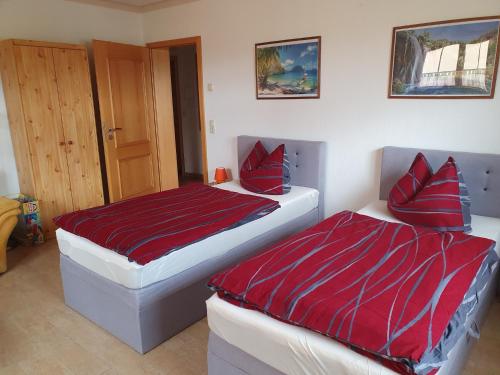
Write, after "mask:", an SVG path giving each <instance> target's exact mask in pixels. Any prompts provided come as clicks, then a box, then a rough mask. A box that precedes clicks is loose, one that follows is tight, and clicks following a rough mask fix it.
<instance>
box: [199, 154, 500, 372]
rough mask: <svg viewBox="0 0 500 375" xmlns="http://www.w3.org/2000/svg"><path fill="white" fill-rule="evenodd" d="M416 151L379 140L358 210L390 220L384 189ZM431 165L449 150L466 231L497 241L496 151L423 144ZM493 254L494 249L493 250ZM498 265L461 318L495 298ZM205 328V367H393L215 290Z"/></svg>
mask: <svg viewBox="0 0 500 375" xmlns="http://www.w3.org/2000/svg"><path fill="white" fill-rule="evenodd" d="M418 151H419V150H416V149H408V148H397V147H386V148H385V149H384V150H383V157H382V166H381V182H380V196H379V199H380V200H377V201H375V202H372V203H370V204H369V205H367V206H366V207H365V208H363V209H361V210H360V211H359V213H361V214H365V215H368V216H372V217H376V218H380V219H384V220H388V221H395V219H394V218H392V217H391V216H390V214H389V212H388V210H387V208H386V203H385V200H386V199H387V196H388V193H389V190H390V188H391V187H392V186H393V185H394V183H395V182H396V181H397V179H398V177H399V176H401V175H402V174H403V173H404V172H405V171H406V169H407V168H408V165H410V164H411V161H412V160H413V158H414V157H415V155H416V153H417V152H418ZM424 151H425V155H426V156H427V157H428V159H429V161H430V162H431V164H432V165H433V167H437V166H439V163H440V162H442V160H445V159H446V158H447V157H448V156H449V154H452V156H454V157H455V158H456V160H457V162H458V163H459V165H460V166H461V168H462V173H463V176H464V178H465V180H466V182H467V185H468V187H469V191H470V194H471V197H472V202H473V207H472V214H473V217H472V225H473V228H474V232H473V233H472V234H474V235H477V236H483V237H487V238H490V239H493V240H495V241H497V242H498V243H500V174H499V173H498V172H499V171H498V170H497V168H498V165H500V156H499V155H486V154H472V153H453V152H452V153H450V152H447V151H434V150H424ZM496 251H497V253H498V252H499V249H498V247H497V249H496ZM497 285H498V266H497V267H496V268H494V270H493V272H492V276H491V277H490V278H489V281H488V282H487V283H486V285H485V287H484V288H482V290H481V291H480V293H479V295H478V301H479V303H478V306H477V308H476V309H475V311H474V314H473V315H472V316H469V317H468V320H467V323H466V325H467V326H468V327H473V326H474V324H475V323H477V324H478V325H480V324H481V323H482V322H483V320H484V318H485V315H486V312H487V311H488V308H489V306H490V304H491V303H492V301H493V299H494V298H495V297H494V296H495V292H496V290H497ZM207 309H208V323H209V327H210V336H209V345H208V356H207V359H208V369H209V374H227V375H236V374H238V375H241V374H263V375H277V374H284V373H286V374H332V373H334V374H394V372H393V371H392V370H390V369H388V368H386V367H384V366H382V365H381V364H380V363H378V362H376V361H374V360H372V359H369V358H368V357H365V356H363V355H361V354H359V353H357V352H355V351H353V350H350V349H348V348H347V347H346V346H344V345H342V344H340V343H338V342H337V341H335V340H333V339H330V338H327V337H325V336H323V335H321V334H319V333H316V332H313V331H310V330H307V329H304V328H301V327H297V326H293V325H290V324H286V323H283V322H281V321H279V320H277V319H273V318H271V317H269V316H267V315H265V314H263V313H261V312H258V311H254V310H249V309H244V308H241V307H237V306H235V305H233V304H230V303H228V302H226V301H224V300H222V299H221V298H219V297H218V296H217V295H214V296H212V297H211V298H210V299H209V300H208V301H207ZM474 340H475V339H474V338H473V337H472V336H471V332H466V333H465V334H463V335H462V336H461V337H460V338H459V339H458V340H457V342H456V345H455V347H454V348H453V349H452V351H451V352H450V353H449V359H448V360H447V361H446V362H445V363H444V364H443V366H442V367H441V369H440V370H439V372H438V374H439V375H452V374H458V373H460V371H461V369H462V368H463V366H464V364H465V362H466V359H467V355H468V353H469V351H470V349H471V347H472V345H473V342H474Z"/></svg>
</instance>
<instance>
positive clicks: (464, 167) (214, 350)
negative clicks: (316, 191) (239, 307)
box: [207, 147, 500, 375]
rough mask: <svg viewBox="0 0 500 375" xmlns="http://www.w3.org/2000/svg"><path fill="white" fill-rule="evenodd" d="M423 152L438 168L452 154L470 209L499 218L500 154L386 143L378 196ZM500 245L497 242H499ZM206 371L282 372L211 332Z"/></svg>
mask: <svg viewBox="0 0 500 375" xmlns="http://www.w3.org/2000/svg"><path fill="white" fill-rule="evenodd" d="M419 151H421V152H423V153H424V154H425V156H426V158H427V159H428V160H429V162H430V164H431V165H432V167H433V168H434V170H437V168H439V167H440V166H441V165H442V164H443V163H444V162H445V161H446V159H447V158H448V156H453V157H454V158H455V160H456V161H457V163H458V165H459V166H460V168H461V171H462V174H463V177H464V180H465V182H466V184H467V187H468V189H469V193H470V195H471V198H472V213H473V214H476V215H482V216H490V217H499V218H500V155H493V154H477V153H467V152H451V151H437V150H421V149H414V148H400V147H385V148H384V149H383V155H382V166H381V174H380V195H379V198H380V199H384V200H387V197H388V194H389V191H390V189H391V188H392V186H394V184H395V183H396V181H397V180H398V178H399V177H400V176H401V175H403V173H405V172H406V171H407V170H408V167H409V165H410V164H411V163H412V161H413V159H414V158H415V155H416V154H417V153H418V152H419ZM499 246H500V244H499ZM498 279H499V267H498V266H497V267H496V269H495V271H494V272H493V275H492V277H491V279H490V281H489V282H488V284H487V286H486V288H485V290H484V291H483V292H482V293H481V298H480V302H479V306H478V308H477V310H476V311H475V313H474V317H473V319H474V320H475V321H476V322H478V323H479V325H482V324H483V323H484V320H485V317H486V314H487V312H488V310H489V308H490V306H491V304H492V302H493V300H494V299H495V294H497V293H496V292H497V286H498ZM474 342H475V340H474V339H473V338H472V337H471V336H470V335H469V334H468V333H466V334H464V335H463V336H462V337H461V338H460V339H459V340H458V342H457V346H456V347H455V348H454V350H453V351H452V353H450V357H449V359H448V361H447V362H446V364H445V365H444V366H443V367H441V369H440V370H439V372H438V375H455V374H460V373H461V371H462V369H463V368H464V366H465V363H466V361H467V358H468V356H469V353H470V350H471V348H472V346H473V343H474ZM207 360H208V373H209V374H210V375H217V374H225V375H243V374H251V375H282V373H281V372H280V371H278V370H276V369H275V368H273V367H271V366H269V365H268V364H266V363H264V362H262V361H260V360H258V359H256V358H255V357H253V356H251V355H250V354H248V353H246V352H244V351H242V350H241V349H239V348H237V347H236V346H234V345H232V344H230V343H228V342H227V341H225V340H223V339H222V338H220V337H219V336H217V335H216V334H215V333H213V332H210V336H209V343H208V354H207Z"/></svg>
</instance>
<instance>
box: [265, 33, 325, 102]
mask: <svg viewBox="0 0 500 375" xmlns="http://www.w3.org/2000/svg"><path fill="white" fill-rule="evenodd" d="M320 65H321V37H319V36H315V37H310V38H300V39H289V40H280V41H276V42H268V43H259V44H256V45H255V75H256V91H257V99H318V98H319V94H320V70H321V69H320V68H321V66H320Z"/></svg>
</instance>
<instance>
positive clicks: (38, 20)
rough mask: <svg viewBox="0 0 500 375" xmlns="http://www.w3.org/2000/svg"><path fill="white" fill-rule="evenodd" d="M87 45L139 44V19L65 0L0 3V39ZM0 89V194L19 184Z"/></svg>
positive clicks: (140, 18) (140, 17) (11, 190)
mask: <svg viewBox="0 0 500 375" xmlns="http://www.w3.org/2000/svg"><path fill="white" fill-rule="evenodd" d="M9 38H16V39H35V40H46V41H52V42H67V43H83V44H89V43H90V41H91V40H92V39H104V40H111V41H116V42H126V43H136V44H142V43H143V35H142V16H141V15H140V14H137V13H130V12H124V11H119V10H115V9H106V8H102V7H96V6H92V5H85V4H79V3H74V2H70V1H65V0H0V39H9ZM1 91H2V89H1V87H0V195H4V194H12V193H17V192H18V191H19V185H18V182H17V173H16V167H15V163H14V156H13V152H12V144H11V141H10V134H9V129H8V122H7V116H6V113H5V107H4V99H3V93H2V92H1Z"/></svg>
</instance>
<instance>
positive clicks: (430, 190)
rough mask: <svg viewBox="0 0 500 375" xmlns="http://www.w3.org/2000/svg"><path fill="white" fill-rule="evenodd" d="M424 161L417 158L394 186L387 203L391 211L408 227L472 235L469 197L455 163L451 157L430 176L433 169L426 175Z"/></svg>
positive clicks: (419, 156) (421, 157)
mask: <svg viewBox="0 0 500 375" xmlns="http://www.w3.org/2000/svg"><path fill="white" fill-rule="evenodd" d="M417 159H418V160H417ZM423 161H425V157H423V155H421V154H419V155H417V158H416V159H415V161H414V163H413V164H412V167H411V168H410V170H409V171H408V173H407V174H406V175H404V176H403V177H402V178H401V179H400V180H399V181H398V182H397V183H396V185H394V187H393V188H392V190H391V192H390V193H389V200H388V202H387V206H388V208H389V210H390V211H391V212H392V214H393V215H394V216H395V217H396V218H398V219H399V220H401V221H404V222H405V223H408V224H412V225H422V226H427V227H432V228H433V229H435V230H439V231H464V232H469V231H470V230H471V216H470V197H469V193H468V191H467V187H466V186H465V182H464V180H463V177H462V173H461V172H460V169H459V168H458V166H457V164H456V163H455V160H453V158H451V157H450V158H449V159H448V161H447V162H446V163H444V164H443V166H442V167H441V168H440V169H439V170H438V171H437V172H436V173H435V174H434V175H432V174H431V175H430V176H429V177H428V176H427V172H430V167H428V168H429V169H428V170H427V172H425V168H424V167H422V163H423ZM425 162H426V161H425ZM427 164H428V163H427ZM420 169H422V170H421V171H420ZM418 171H420V172H418ZM412 193H413V194H412ZM405 196H406V197H407V199H405V198H404V197H405Z"/></svg>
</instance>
